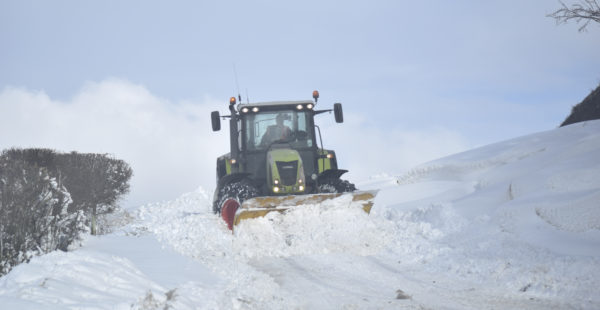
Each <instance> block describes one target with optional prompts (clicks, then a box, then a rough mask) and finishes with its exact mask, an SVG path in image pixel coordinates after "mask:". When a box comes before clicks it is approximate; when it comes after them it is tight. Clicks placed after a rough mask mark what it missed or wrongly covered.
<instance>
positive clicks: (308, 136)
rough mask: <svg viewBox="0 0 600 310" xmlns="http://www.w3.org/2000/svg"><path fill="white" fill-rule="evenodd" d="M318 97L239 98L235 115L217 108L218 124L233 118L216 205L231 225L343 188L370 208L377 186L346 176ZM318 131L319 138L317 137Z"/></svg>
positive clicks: (339, 115) (338, 110) (338, 111)
mask: <svg viewBox="0 0 600 310" xmlns="http://www.w3.org/2000/svg"><path fill="white" fill-rule="evenodd" d="M313 98H314V102H313V101H312V100H305V101H278V102H262V103H252V104H237V103H236V98H235V97H231V99H230V101H229V111H230V113H231V114H230V115H226V116H221V115H219V112H218V111H214V112H212V113H211V121H212V129H213V131H218V130H220V129H221V118H223V119H227V118H228V119H229V136H230V148H231V151H230V153H227V154H225V155H223V156H221V157H219V158H218V159H217V187H216V189H215V193H214V196H213V211H214V212H215V213H218V214H221V216H222V217H223V219H224V220H225V222H226V223H227V225H228V227H229V229H231V230H233V227H234V226H235V225H237V224H238V223H239V222H240V221H241V220H244V219H248V218H255V217H259V216H264V215H266V214H267V213H269V212H272V211H280V212H282V211H285V210H287V209H289V208H293V207H295V206H300V205H304V204H314V203H319V202H321V201H323V200H325V199H332V198H335V197H337V196H340V195H342V194H343V193H351V195H353V199H352V200H353V201H355V202H358V204H359V205H360V206H362V208H363V209H364V210H365V212H367V213H368V212H369V211H370V209H371V206H372V201H373V199H374V197H375V194H376V192H374V191H366V192H357V191H356V187H355V186H354V184H352V183H350V182H348V181H346V180H343V179H341V178H340V177H341V176H342V175H343V174H344V173H346V172H347V170H343V169H339V168H338V165H337V159H336V154H335V152H334V151H332V150H326V149H324V148H323V145H322V139H321V132H320V129H319V127H318V126H316V125H315V123H314V117H315V115H319V114H322V113H326V112H331V111H332V110H330V109H329V110H315V107H316V104H317V101H318V98H319V92H317V91H314V92H313ZM333 113H334V116H335V121H336V122H337V123H342V122H343V120H344V116H343V112H342V105H341V103H335V104H334V106H333ZM317 137H318V138H319V139H318V140H317Z"/></svg>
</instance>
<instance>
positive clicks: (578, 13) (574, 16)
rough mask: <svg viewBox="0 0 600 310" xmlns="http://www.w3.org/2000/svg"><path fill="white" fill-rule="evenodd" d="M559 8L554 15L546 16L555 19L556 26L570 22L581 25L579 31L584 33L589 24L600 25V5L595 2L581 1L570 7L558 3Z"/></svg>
mask: <svg viewBox="0 0 600 310" xmlns="http://www.w3.org/2000/svg"><path fill="white" fill-rule="evenodd" d="M559 2H560V4H561V6H562V7H561V8H560V9H558V10H556V11H555V12H554V13H552V14H549V15H547V16H548V17H552V18H554V19H556V23H557V24H563V23H566V22H568V21H570V20H574V21H575V22H576V23H578V24H579V23H583V24H582V25H581V26H580V27H579V31H580V32H581V31H585V30H586V28H587V26H588V25H589V23H590V22H592V21H594V22H597V23H600V5H598V2H597V1H596V0H582V1H579V2H578V3H575V4H572V5H571V6H570V7H569V6H567V5H566V4H564V3H563V2H562V1H559Z"/></svg>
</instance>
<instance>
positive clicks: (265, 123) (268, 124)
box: [244, 110, 313, 150]
mask: <svg viewBox="0 0 600 310" xmlns="http://www.w3.org/2000/svg"><path fill="white" fill-rule="evenodd" d="M306 113H308V112H300V111H292V110H288V111H272V112H261V113H260V114H248V115H246V117H245V124H244V129H245V130H244V133H245V142H246V148H247V149H248V150H259V149H265V148H267V147H268V146H269V145H271V144H273V143H274V142H285V143H289V144H290V145H291V146H292V148H305V147H312V146H313V140H312V137H313V130H312V128H311V127H310V125H309V123H308V119H309V118H308V116H307V114H306Z"/></svg>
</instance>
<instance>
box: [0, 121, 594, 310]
mask: <svg viewBox="0 0 600 310" xmlns="http://www.w3.org/2000/svg"><path fill="white" fill-rule="evenodd" d="M598 158H600V121H589V122H583V123H577V124H574V125H570V126H565V127H561V128H558V129H555V130H551V131H546V132H541V133H536V134H532V135H528V136H524V137H520V138H516V139H512V140H508V141H504V142H500V143H496V144H492V145H489V146H485V147H482V148H478V149H474V150H471V151H467V152H464V153H460V154H455V155H453V156H449V157H446V158H442V159H439V160H436V161H433V162H429V163H426V164H423V165H420V166H418V167H415V168H414V169H412V170H410V171H408V172H406V173H403V174H401V175H398V176H394V175H393V174H392V173H390V175H388V176H379V177H375V178H372V179H370V180H364V182H362V183H359V184H358V185H359V187H360V188H362V189H380V192H379V194H378V196H377V199H376V201H375V205H374V207H373V211H372V213H371V214H370V215H366V214H364V213H363V212H362V211H360V210H358V209H356V208H352V207H348V202H347V201H346V200H345V198H344V197H340V198H338V199H336V200H334V201H331V202H329V203H327V204H323V205H321V206H314V205H307V206H303V207H302V208H299V209H298V210H294V211H292V212H289V213H288V214H286V215H279V214H269V216H268V217H266V218H261V219H256V220H249V221H245V222H243V223H242V224H241V225H240V226H238V227H237V230H236V232H235V234H231V233H230V232H229V231H228V230H227V228H226V226H225V224H224V223H222V221H221V220H220V219H219V218H218V217H217V216H215V215H213V214H212V212H211V211H210V210H211V197H210V195H209V194H207V192H206V191H204V190H203V189H198V190H197V191H195V192H192V193H188V194H185V195H182V196H181V197H179V198H178V199H175V200H173V201H169V202H161V203H155V204H151V205H145V206H141V207H140V208H139V209H138V210H137V211H136V213H135V214H133V215H134V218H135V220H134V221H133V222H131V223H129V224H128V225H127V226H125V227H123V228H122V229H121V230H120V231H118V232H115V233H113V234H110V235H106V236H100V237H88V238H87V239H86V240H84V242H83V245H82V246H81V247H80V248H78V249H75V250H74V251H71V252H53V253H51V254H48V255H45V256H42V257H36V258H34V259H32V261H31V262H30V263H29V264H22V265H19V266H17V267H16V268H14V269H13V270H12V271H11V272H10V273H9V274H7V275H6V276H4V277H2V278H0V304H2V305H3V307H4V306H6V307H7V308H12V309H15V308H19V309H39V308H40V307H43V308H44V309H53V308H56V309H65V308H72V309H80V308H86V307H93V308H101V309H132V308H133V309H163V308H168V307H171V308H172V309H196V308H200V309H231V308H233V309H290V308H299V309H331V308H337V309H340V308H342V309H499V308H500V309H523V308H526V309H598V308H600V296H598V294H597V287H598V286H599V285H600V267H599V266H600V208H599V207H598V201H600V160H598ZM211 173H212V172H211Z"/></svg>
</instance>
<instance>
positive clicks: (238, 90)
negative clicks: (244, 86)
mask: <svg viewBox="0 0 600 310" xmlns="http://www.w3.org/2000/svg"><path fill="white" fill-rule="evenodd" d="M233 75H234V76H235V87H236V88H237V93H238V101H239V102H240V103H242V95H241V94H240V83H238V76H237V70H236V69H235V62H234V63H233Z"/></svg>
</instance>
